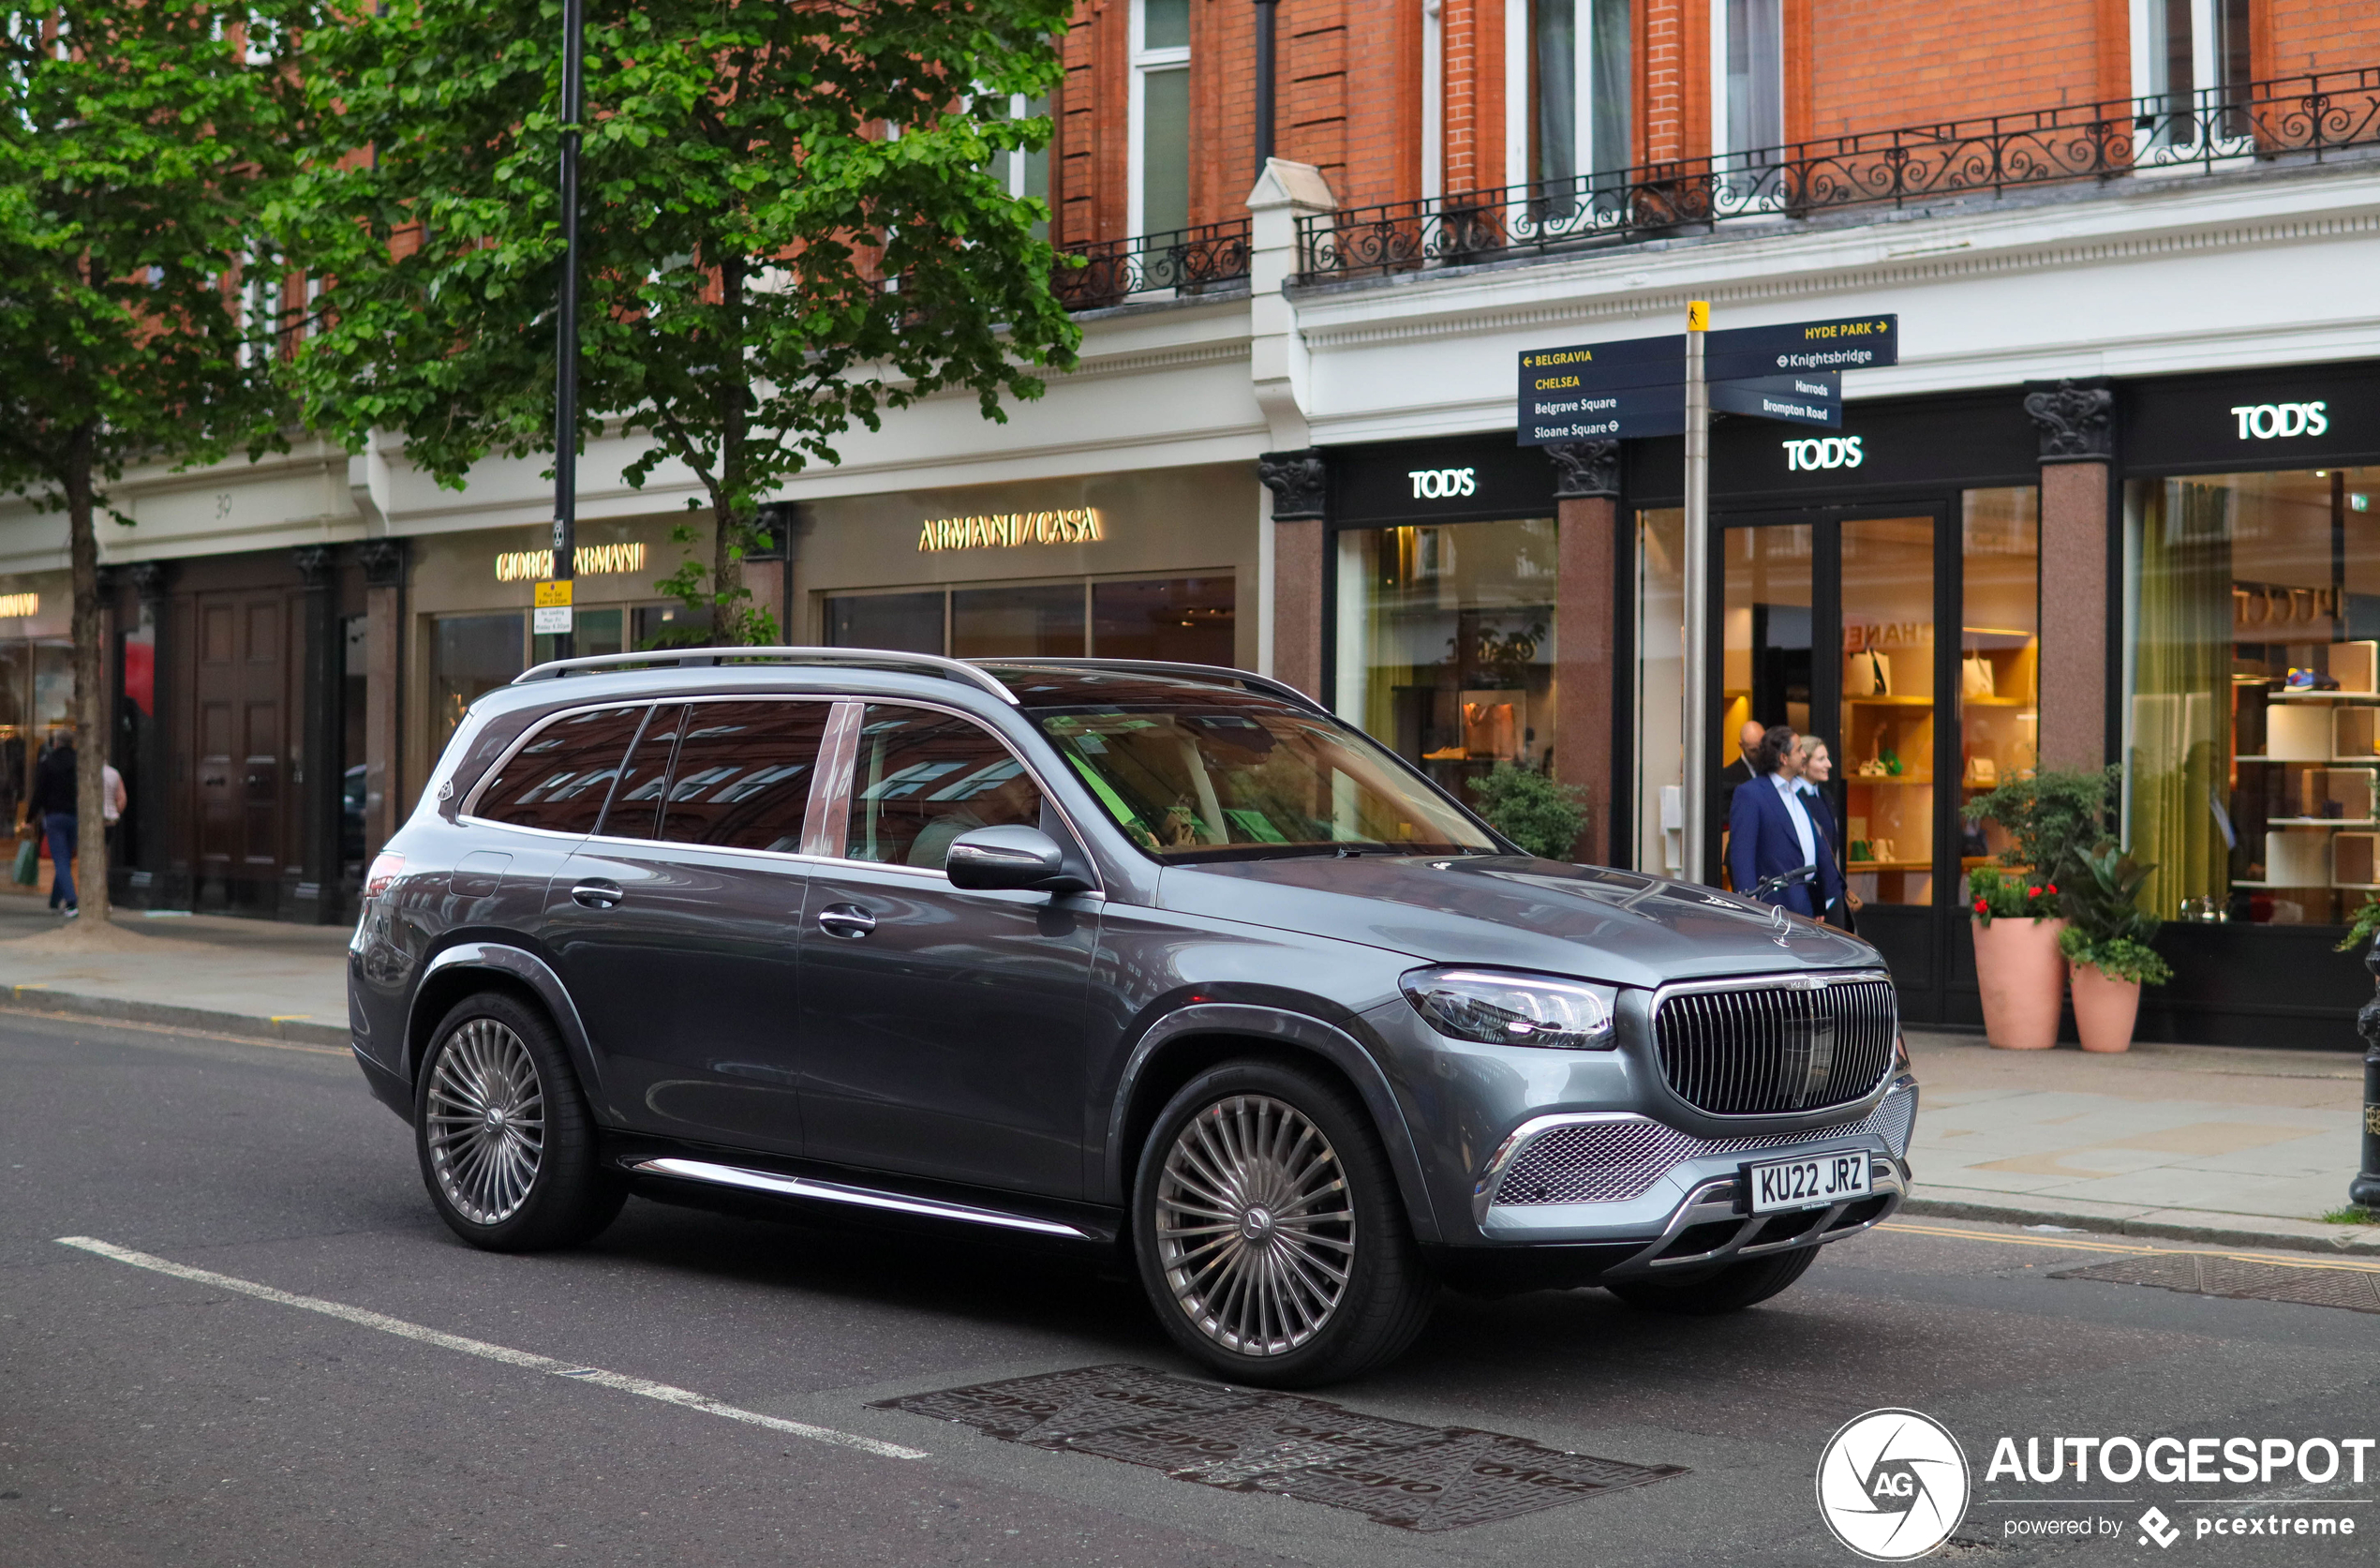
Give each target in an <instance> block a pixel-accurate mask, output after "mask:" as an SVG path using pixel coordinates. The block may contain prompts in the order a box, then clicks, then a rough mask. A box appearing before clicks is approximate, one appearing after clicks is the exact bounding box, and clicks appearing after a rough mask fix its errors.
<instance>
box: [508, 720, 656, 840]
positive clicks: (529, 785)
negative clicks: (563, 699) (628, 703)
mask: <svg viewBox="0 0 2380 1568" xmlns="http://www.w3.org/2000/svg"><path fill="white" fill-rule="evenodd" d="M644 716H645V709H643V707H642V706H638V707H634V708H597V709H589V710H588V711H587V712H584V713H565V714H563V715H562V716H561V717H560V718H558V719H556V720H555V721H554V722H553V723H551V724H547V725H546V726H545V727H544V728H543V729H541V730H539V731H538V732H537V733H536V734H535V735H533V736H531V737H530V738H529V741H528V745H526V746H523V747H522V748H521V749H520V750H519V751H517V752H515V753H513V755H512V757H511V759H510V760H508V761H507V762H506V763H505V764H504V768H503V771H501V772H500V773H498V774H497V776H496V777H494V778H492V779H490V780H489V781H488V782H487V787H486V788H485V789H483V790H482V791H481V792H480V799H479V804H478V806H477V807H476V808H474V809H473V811H472V813H471V814H472V815H474V816H479V817H484V818H485V819H487V820H488V821H490V822H503V823H509V824H511V825H512V826H513V827H515V828H543V829H548V830H550V831H553V832H557V833H591V832H593V831H594V830H595V823H596V820H597V818H599V817H601V816H602V814H603V802H604V800H605V799H608V798H609V797H610V795H611V789H612V780H613V779H615V778H617V776H618V774H619V765H620V759H621V757H623V756H624V755H626V754H627V752H628V743H629V742H630V741H631V740H632V739H635V735H636V724H637V721H638V720H640V719H642V718H643V717H644Z"/></svg>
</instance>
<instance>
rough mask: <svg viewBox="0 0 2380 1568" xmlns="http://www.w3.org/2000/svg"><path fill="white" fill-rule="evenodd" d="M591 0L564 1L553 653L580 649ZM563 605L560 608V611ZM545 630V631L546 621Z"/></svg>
mask: <svg viewBox="0 0 2380 1568" xmlns="http://www.w3.org/2000/svg"><path fill="white" fill-rule="evenodd" d="M586 30H587V7H586V0H562V191H561V196H562V278H561V291H560V292H561V297H560V299H559V300H558V302H557V303H558V309H556V311H555V312H554V318H555V325H554V336H555V343H554V348H555V355H554V360H555V364H554V585H555V586H554V590H550V591H548V592H547V593H544V594H541V595H539V604H538V607H539V609H540V611H541V612H543V613H541V614H540V615H539V617H538V618H537V619H539V620H548V621H549V623H551V624H553V625H555V626H556V627H557V628H558V630H557V631H556V632H555V634H554V657H556V658H557V659H568V658H570V657H571V656H572V655H573V654H574V653H575V652H576V651H577V643H578V639H577V637H576V636H574V635H573V630H574V622H575V620H576V613H575V612H574V611H573V609H572V608H571V599H572V589H573V586H574V580H575V579H576V577H577V575H578V140H579V138H578V123H579V119H580V117H581V115H582V113H583V112H584V109H585V105H584V103H583V102H582V100H583V99H584V98H585V97H586V87H585V83H584V81H583V76H582V67H581V64H580V56H581V55H582V54H583V53H584V52H585V46H586ZM556 610H559V611H560V614H558V615H556V614H554V611H556ZM537 629H538V630H541V631H542V630H543V629H544V628H543V627H540V628H537Z"/></svg>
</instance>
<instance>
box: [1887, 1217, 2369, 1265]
mask: <svg viewBox="0 0 2380 1568" xmlns="http://www.w3.org/2000/svg"><path fill="white" fill-rule="evenodd" d="M1876 1229H1877V1230H1879V1231H1899V1232H1904V1233H1906V1234H1909V1235H1912V1236H1946V1237H1948V1238H1950V1239H1951V1240H1953V1241H1996V1242H1999V1243H2001V1244H2002V1245H2003V1246H2008V1247H2054V1248H2056V1249H2057V1250H2059V1251H2060V1252H2120V1253H2124V1254H2127V1255H2129V1256H2132V1257H2135V1258H2173V1257H2187V1256H2195V1257H2200V1258H2223V1259H2226V1260H2228V1261H2230V1262H2236V1263H2268V1264H2270V1265H2271V1266H2272V1267H2274V1268H2284V1269H2328V1270H2329V1271H2331V1272H2332V1273H2336V1274H2380V1262H2355V1261H2353V1260H2349V1259H2344V1258H2342V1259H2339V1260H2337V1261H2336V1262H2332V1261H2329V1260H2321V1261H2317V1260H2314V1259H2312V1258H2308V1259H2297V1258H2275V1257H2272V1256H2270V1255H2269V1254H2267V1253H2262V1252H2216V1251H2211V1250H2209V1249H2208V1248H2205V1247H2145V1246H2137V1245H2128V1244H2126V1243H2123V1242H2114V1241H2085V1240H2081V1239H2078V1238H2069V1237H2065V1236H2056V1237H2052V1236H2010V1235H2002V1234H2001V1233H2000V1232H1997V1231H1962V1230H1958V1229H1956V1227H1953V1226H1949V1225H1912V1224H1911V1223H1910V1222H1909V1221H1908V1220H1905V1219H1887V1220H1886V1221H1884V1222H1883V1223H1882V1225H1879V1226H1877V1227H1876Z"/></svg>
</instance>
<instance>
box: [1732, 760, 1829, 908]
mask: <svg viewBox="0 0 2380 1568" xmlns="http://www.w3.org/2000/svg"><path fill="white" fill-rule="evenodd" d="M1796 739H1799V737H1797V736H1796V735H1795V734H1794V733H1793V731H1792V729H1791V728H1790V727H1789V726H1787V725H1784V724H1772V725H1771V726H1769V729H1768V733H1767V734H1765V735H1763V737H1761V743H1760V746H1759V749H1758V750H1756V751H1755V752H1754V753H1753V754H1752V768H1753V771H1754V774H1755V777H1754V778H1753V780H1752V781H1751V783H1749V784H1744V785H1742V786H1741V787H1739V788H1738V789H1737V790H1736V791H1735V799H1734V804H1733V808H1732V810H1731V811H1730V817H1731V818H1732V820H1731V822H1730V825H1729V831H1728V839H1727V859H1728V869H1729V870H1730V871H1731V872H1732V873H1733V874H1734V878H1735V890H1736V891H1737V892H1740V893H1749V892H1750V891H1751V890H1752V889H1754V888H1755V887H1757V886H1759V884H1760V883H1761V882H1762V881H1763V879H1765V878H1768V877H1772V876H1777V875H1778V874H1782V873H1786V872H1792V871H1798V870H1800V869H1802V868H1803V867H1806V866H1807V867H1810V868H1812V869H1813V870H1814V871H1815V873H1816V874H1815V875H1814V876H1813V877H1812V878H1811V880H1810V882H1808V883H1793V884H1791V885H1789V886H1787V887H1784V888H1780V889H1778V890H1777V891H1776V892H1774V893H1772V894H1771V895H1769V897H1768V901H1767V902H1769V903H1775V904H1778V905H1781V906H1783V907H1784V908H1787V909H1790V910H1792V912H1793V913H1794V914H1796V915H1807V916H1809V917H1810V918H1813V919H1815V918H1817V917H1818V915H1819V914H1820V912H1821V911H1822V910H1824V909H1825V908H1826V906H1827V905H1829V904H1831V903H1834V902H1835V901H1836V900H1837V899H1838V898H1840V897H1842V894H1843V873H1842V870H1841V868H1840V867H1839V866H1838V865H1837V863H1836V861H1835V857H1834V853H1833V850H1832V848H1831V846H1830V845H1828V844H1827V841H1826V840H1825V839H1824V838H1823V837H1822V836H1821V835H1820V833H1819V830H1818V827H1817V824H1816V823H1814V822H1813V821H1812V820H1811V819H1810V812H1809V808H1808V807H1807V806H1806V805H1804V804H1803V803H1802V792H1801V789H1800V778H1801V764H1800V762H1799V761H1798V760H1797V759H1796V758H1795V757H1794V754H1793V742H1794V741H1795V740H1796Z"/></svg>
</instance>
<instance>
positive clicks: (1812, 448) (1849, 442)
mask: <svg viewBox="0 0 2380 1568" xmlns="http://www.w3.org/2000/svg"><path fill="white" fill-rule="evenodd" d="M1863 439H1864V438H1862V437H1859V436H1828V437H1827V438H1825V439H1824V440H1823V441H1779V442H1778V445H1780V446H1782V447H1783V448H1784V449H1785V467H1786V468H1787V469H1788V470H1790V471H1792V472H1794V473H1803V472H1807V471H1809V470H1816V469H1855V468H1857V467H1859V466H1860V464H1862V463H1864V462H1866V461H1867V453H1865V452H1862V451H1861V450H1860V446H1859V443H1860V441H1862V440H1863Z"/></svg>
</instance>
